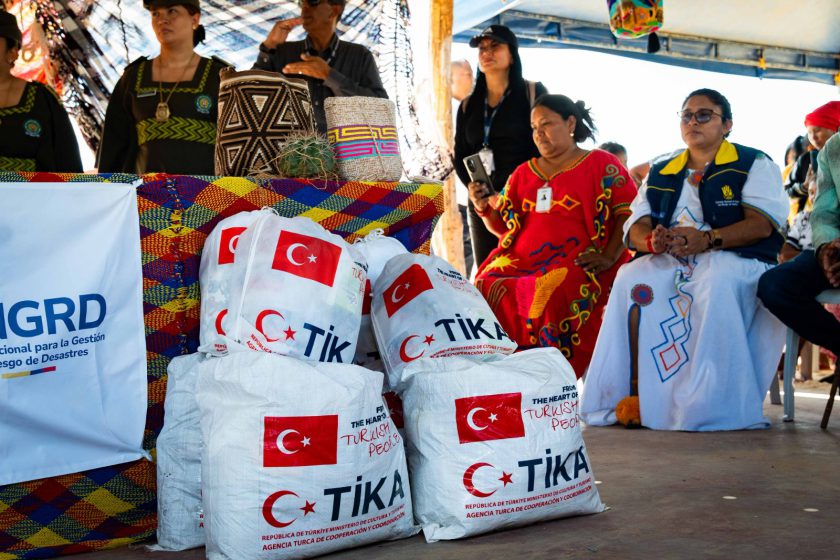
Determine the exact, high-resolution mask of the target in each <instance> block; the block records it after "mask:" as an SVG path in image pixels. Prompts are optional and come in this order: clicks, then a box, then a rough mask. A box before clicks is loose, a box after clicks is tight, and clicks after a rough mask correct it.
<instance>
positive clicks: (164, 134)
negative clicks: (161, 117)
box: [137, 117, 216, 146]
mask: <svg viewBox="0 0 840 560" xmlns="http://www.w3.org/2000/svg"><path fill="white" fill-rule="evenodd" d="M154 140H181V141H184V142H198V143H199V144H210V145H211V146H214V145H215V144H216V125H215V123H211V122H207V121H201V120H198V119H185V118H183V117H172V118H170V119H168V120H166V121H164V122H160V121H158V120H155V119H145V120H142V121H140V122H139V123H137V143H138V144H139V145H140V146H142V145H143V144H146V143H148V142H152V141H154Z"/></svg>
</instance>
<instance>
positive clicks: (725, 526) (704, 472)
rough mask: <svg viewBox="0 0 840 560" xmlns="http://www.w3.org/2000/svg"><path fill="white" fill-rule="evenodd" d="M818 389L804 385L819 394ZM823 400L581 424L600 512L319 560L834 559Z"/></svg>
mask: <svg viewBox="0 0 840 560" xmlns="http://www.w3.org/2000/svg"><path fill="white" fill-rule="evenodd" d="M819 385H820V384H817V383H812V384H809V387H808V389H807V390H808V391H809V392H823V393H825V392H827V386H826V385H825V384H822V387H819ZM812 387H813V388H812ZM825 402H826V401H825V400H824V399H812V398H803V397H801V396H800V397H799V398H797V401H796V421H795V422H793V423H784V422H782V407H781V406H775V405H770V404H765V413H766V414H767V416H768V417H769V418H770V419H771V421H772V423H773V425H772V427H771V428H770V429H769V430H761V431H751V432H730V433H707V434H700V433H668V432H653V431H649V430H625V429H624V428H621V427H612V428H589V429H587V430H586V431H585V434H584V435H585V438H586V444H587V448H588V451H589V454H590V456H591V458H592V465H593V468H594V471H595V475H596V478H597V479H598V480H600V481H601V484H600V485H599V489H600V492H601V498H602V500H603V501H604V503H606V504H607V505H608V506H609V507H610V509H609V510H608V511H606V512H605V513H602V514H599V515H593V516H588V517H578V518H571V519H561V520H558V521H553V522H547V523H542V524H538V525H533V526H530V527H525V528H522V529H516V530H510V531H503V532H499V533H494V534H489V535H484V536H480V537H475V538H472V539H466V540H462V541H450V542H439V543H435V544H426V543H425V541H424V540H423V537H422V536H417V537H414V538H412V539H407V540H403V541H397V542H390V543H384V544H379V545H371V546H368V547H364V548H358V549H355V550H350V551H345V552H341V553H336V554H333V555H330V556H327V557H325V558H329V559H330V560H333V559H335V560H379V559H391V558H399V559H400V560H413V559H426V558H429V559H436V560H438V559H439V560H455V559H457V560H473V559H474V560H491V559H496V558H504V559H510V558H516V559H517V560H539V559H551V560H560V559H572V558H575V559H578V558H580V559H589V558H593V559H596V558H597V559H621V560H634V559H640V560H641V559H644V560H651V559H657V560H658V559H699V558H704V559H705V558H726V559H738V560H742V559H760V560H793V559H798V558H802V559H808V560H823V559H825V560H829V559H833V560H836V559H838V558H840V403H838V404H837V405H836V406H835V409H836V410H835V411H834V414H833V417H832V422H831V423H829V429H828V430H827V431H823V430H820V428H819V422H820V419H821V417H822V411H823V408H824V407H825ZM725 497H728V498H725ZM731 498H734V499H731ZM812 510H815V511H812ZM74 558H78V559H79V560H140V559H143V560H163V559H170V560H175V559H177V560H198V559H200V558H204V550H203V549H198V550H192V551H187V552H183V553H150V552H146V551H145V550H144V549H143V548H142V547H133V548H128V549H119V550H114V551H104V552H98V553H94V554H85V555H79V556H75V557H74Z"/></svg>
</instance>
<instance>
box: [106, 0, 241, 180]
mask: <svg viewBox="0 0 840 560" xmlns="http://www.w3.org/2000/svg"><path fill="white" fill-rule="evenodd" d="M144 4H145V6H146V8H147V9H148V10H149V12H150V14H151V17H152V28H153V29H154V32H155V36H156V37H157V40H158V42H159V43H160V55H158V56H157V57H156V58H153V59H148V58H146V57H140V58H139V59H137V60H135V61H134V62H132V63H131V64H129V65H128V67H127V68H126V69H125V72H123V75H122V77H121V78H120V81H119V82H117V85H116V87H115V88H114V92H113V93H112V94H111V101H110V102H109V103H108V111H107V112H106V115H105V126H104V129H103V131H102V141H101V143H100V146H99V153H98V155H97V156H98V157H97V166H98V167H99V172H100V173H113V172H125V173H137V174H142V173H154V172H162V173H176V174H184V175H213V174H214V165H213V151H214V148H215V144H216V117H217V114H218V112H217V111H218V108H217V106H216V104H217V100H218V96H219V71H220V70H221V69H222V68H224V67H225V66H226V65H225V64H224V63H223V62H221V61H219V60H217V59H214V58H204V57H201V56H199V55H198V54H197V53H196V52H195V50H194V47H195V45H197V44H198V43H199V42H201V41H203V40H204V28H203V27H202V26H201V25H200V24H199V20H200V17H201V11H200V7H199V0H144Z"/></svg>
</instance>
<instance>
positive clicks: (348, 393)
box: [197, 352, 419, 560]
mask: <svg viewBox="0 0 840 560" xmlns="http://www.w3.org/2000/svg"><path fill="white" fill-rule="evenodd" d="M200 367H201V374H200V375H201V383H200V384H199V387H198V395H197V400H198V405H199V408H200V410H201V429H202V434H203V437H204V442H205V447H204V453H203V455H202V486H203V495H204V506H205V531H206V538H207V556H208V558H211V559H219V558H230V559H237V560H238V559H240V558H249V559H285V558H305V557H310V556H318V555H321V554H326V553H328V552H332V551H335V550H339V549H344V548H350V547H353V546H359V545H362V544H368V543H372V542H376V541H382V540H390V539H399V538H403V537H408V536H411V535H413V534H415V533H417V531H418V530H419V528H418V527H416V526H415V525H414V521H413V513H412V506H411V492H410V489H409V480H408V471H407V468H406V461H405V451H404V448H403V443H402V438H401V437H400V435H399V434H398V433H397V430H396V428H395V427H394V424H393V422H392V421H391V419H390V417H389V416H388V412H387V409H386V408H385V406H384V404H383V402H382V395H381V387H382V374H381V373H379V372H373V371H369V370H366V369H364V368H361V367H359V366H355V365H352V364H326V363H315V362H304V361H301V360H296V359H294V358H288V357H285V356H278V355H275V354H266V353H262V352H237V353H231V354H229V355H227V356H224V357H222V358H215V359H212V360H208V361H206V362H204V363H203V364H202V365H201V366H200Z"/></svg>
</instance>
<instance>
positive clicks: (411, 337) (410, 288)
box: [372, 254, 516, 391]
mask: <svg viewBox="0 0 840 560" xmlns="http://www.w3.org/2000/svg"><path fill="white" fill-rule="evenodd" d="M372 319H373V328H374V331H375V333H376V340H377V342H378V343H379V349H380V352H381V354H382V359H383V361H384V362H385V368H386V371H387V373H388V384H389V386H390V387H391V388H393V389H395V390H397V391H399V390H400V384H401V378H402V370H403V368H405V367H406V365H407V364H410V363H411V362H413V361H415V360H418V359H421V358H446V357H452V356H463V357H467V358H469V359H471V360H474V361H476V360H479V361H480V360H496V359H499V357H501V356H503V355H506V354H510V353H511V352H513V351H514V350H516V343H515V342H514V341H512V340H511V339H510V337H508V335H507V333H505V331H504V329H502V326H501V325H500V324H499V322H498V321H497V320H496V316H495V315H494V314H493V311H492V310H491V309H490V306H489V305H488V304H487V301H486V300H485V299H484V296H482V295H481V292H479V291H478V290H477V289H476V287H475V286H473V285H472V284H470V282H469V281H468V280H467V279H465V278H464V277H463V276H461V274H460V273H459V272H458V271H457V270H455V269H454V268H452V266H450V265H449V264H448V263H447V262H446V261H444V260H443V259H440V258H438V257H429V256H426V255H415V254H405V255H399V256H396V257H393V258H392V259H391V260H389V261H388V263H387V264H386V265H385V269H384V270H383V271H382V274H381V275H380V276H379V278H378V279H377V281H376V283H375V284H374V287H373V304H372Z"/></svg>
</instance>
